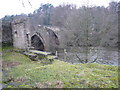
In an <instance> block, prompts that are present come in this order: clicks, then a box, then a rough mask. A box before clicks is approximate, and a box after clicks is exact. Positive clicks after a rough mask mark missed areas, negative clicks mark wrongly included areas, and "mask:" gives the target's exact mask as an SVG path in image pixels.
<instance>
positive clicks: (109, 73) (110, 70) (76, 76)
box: [2, 47, 118, 88]
mask: <svg viewBox="0 0 120 90" xmlns="http://www.w3.org/2000/svg"><path fill="white" fill-rule="evenodd" d="M2 62H3V84H4V85H5V87H6V88H118V67H117V66H110V65H100V64H97V63H92V64H70V63H67V62H63V61H60V60H57V59H55V60H54V61H53V63H52V64H47V65H44V64H42V63H41V61H31V60H30V59H29V58H28V57H27V56H25V55H23V54H20V53H19V52H14V49H13V48H12V47H11V48H3V60H2ZM6 74H7V75H6Z"/></svg>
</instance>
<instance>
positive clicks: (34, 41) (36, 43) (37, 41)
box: [31, 35, 45, 51]
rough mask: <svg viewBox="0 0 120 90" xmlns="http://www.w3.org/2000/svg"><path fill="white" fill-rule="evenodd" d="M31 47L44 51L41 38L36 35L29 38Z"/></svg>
mask: <svg viewBox="0 0 120 90" xmlns="http://www.w3.org/2000/svg"><path fill="white" fill-rule="evenodd" d="M31 46H32V47H34V49H35V50H40V51H44V49H45V47H44V44H43V41H42V38H40V37H39V36H38V35H33V36H32V37H31Z"/></svg>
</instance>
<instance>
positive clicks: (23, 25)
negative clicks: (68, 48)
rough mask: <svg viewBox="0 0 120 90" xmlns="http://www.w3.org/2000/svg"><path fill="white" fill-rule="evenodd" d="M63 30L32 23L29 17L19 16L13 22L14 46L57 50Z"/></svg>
mask: <svg viewBox="0 0 120 90" xmlns="http://www.w3.org/2000/svg"><path fill="white" fill-rule="evenodd" d="M61 31H62V30H60V29H59V28H53V27H47V26H41V25H32V24H31V22H30V19H29V18H28V17H21V16H18V17H16V18H15V19H14V20H13V22H12V34H13V46H14V47H16V48H20V49H29V48H31V47H33V48H34V49H35V50H41V51H52V52H55V51H56V50H57V49H58V48H59V47H60V43H61V42H62V41H61V40H62V33H61ZM58 32H59V33H58Z"/></svg>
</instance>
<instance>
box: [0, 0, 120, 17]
mask: <svg viewBox="0 0 120 90" xmlns="http://www.w3.org/2000/svg"><path fill="white" fill-rule="evenodd" d="M22 1H23V2H24V6H25V7H23V5H22ZM29 1H30V3H31V5H32V7H31V6H30V4H29V2H28V0H1V1H0V18H2V17H4V16H5V15H12V14H14V15H16V14H21V13H25V14H27V13H32V12H33V11H34V10H35V9H38V8H39V7H40V4H41V3H43V4H45V3H51V4H52V5H53V6H58V5H59V4H63V2H64V3H68V4H76V5H77V6H82V5H85V4H87V2H88V1H89V5H96V6H105V7H107V6H108V5H109V2H111V1H117V2H118V1H120V0H29Z"/></svg>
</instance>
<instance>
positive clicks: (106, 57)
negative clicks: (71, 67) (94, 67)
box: [58, 47, 119, 66]
mask: <svg viewBox="0 0 120 90" xmlns="http://www.w3.org/2000/svg"><path fill="white" fill-rule="evenodd" d="M85 50H86V49H85V48H69V49H67V50H66V51H67V52H64V51H63V52H61V53H58V57H59V59H60V60H63V61H66V62H70V63H73V64H77V63H80V61H79V60H85V59H86V53H85ZM76 55H77V56H78V57H79V58H78V57H77V56H76ZM87 59H88V60H89V62H92V61H93V60H95V59H97V60H96V63H99V64H106V65H113V66H118V59H119V56H118V49H112V48H111V49H110V48H109V49H108V48H103V47H91V48H89V51H88V53H87Z"/></svg>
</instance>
